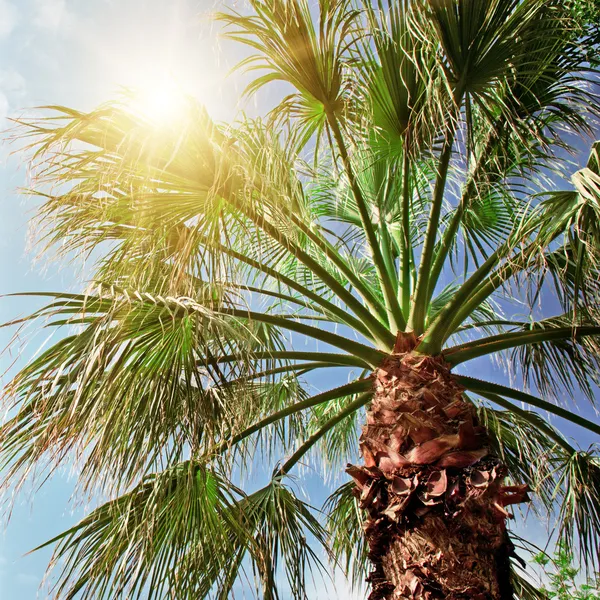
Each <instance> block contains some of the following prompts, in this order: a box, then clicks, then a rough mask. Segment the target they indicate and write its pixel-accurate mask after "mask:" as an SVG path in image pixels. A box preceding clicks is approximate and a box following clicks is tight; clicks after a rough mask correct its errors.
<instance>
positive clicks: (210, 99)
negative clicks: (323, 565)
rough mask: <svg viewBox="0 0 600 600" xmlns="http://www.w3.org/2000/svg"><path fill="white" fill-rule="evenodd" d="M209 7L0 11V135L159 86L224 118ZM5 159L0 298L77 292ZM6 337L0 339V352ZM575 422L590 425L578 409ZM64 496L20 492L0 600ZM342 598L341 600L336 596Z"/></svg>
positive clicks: (65, 516)
mask: <svg viewBox="0 0 600 600" xmlns="http://www.w3.org/2000/svg"><path fill="white" fill-rule="evenodd" d="M214 6H215V5H214V3H213V2H199V1H194V0H169V1H166V0H79V1H76V0H70V1H68V0H0V129H5V128H6V127H8V126H9V123H8V121H7V120H6V117H9V116H15V115H19V114H26V113H27V112H28V111H29V109H30V108H31V107H34V106H38V105H48V104H66V105H68V106H71V107H74V108H78V109H84V110H85V109H90V108H92V107H94V106H95V105H97V104H99V103H101V102H103V101H105V100H107V99H109V98H111V97H113V96H114V95H115V94H116V93H117V92H118V90H119V87H120V86H141V87H143V88H145V89H148V90H153V89H158V88H159V87H160V85H161V82H162V81H164V78H165V76H168V77H173V78H174V79H176V80H177V81H178V82H179V83H180V84H181V85H182V87H184V89H185V90H186V91H188V92H190V93H192V94H194V95H196V96H198V97H199V98H200V99H201V101H202V102H204V103H205V104H206V105H207V106H208V109H209V111H210V112H211V114H212V115H213V116H214V117H216V118H223V119H224V118H227V117H228V116H229V115H231V114H233V113H234V111H235V106H236V99H237V98H238V97H239V94H240V87H239V84H238V83H236V79H232V78H229V79H225V74H226V72H227V70H228V68H229V67H231V65H232V64H233V59H234V58H235V56H234V54H233V53H232V52H234V51H232V50H231V49H230V48H229V47H228V46H226V45H222V44H221V43H219V42H216V32H215V31H213V27H212V26H211V25H210V23H209V22H208V20H207V19H206V15H207V13H209V12H210V11H211V10H213V8H214ZM249 108H250V110H252V109H253V107H252V106H250V107H249ZM12 149H13V148H12V147H11V146H10V145H6V144H5V145H4V146H3V147H0V189H1V191H2V195H1V200H0V202H1V203H0V216H1V218H0V294H5V293H11V292H17V291H33V290H38V291H39V290H75V289H78V281H79V278H80V273H81V271H80V269H74V268H72V267H70V266H64V265H63V266H59V265H56V264H52V263H50V264H48V263H47V262H44V261H41V262H40V261H38V262H35V261H34V260H33V259H34V257H35V251H31V250H29V249H28V248H29V246H30V243H29V242H30V238H31V236H30V234H29V233H28V227H27V220H28V217H29V216H30V215H31V210H32V208H33V207H34V203H33V202H32V201H31V200H30V199H27V198H26V197H25V196H23V195H21V196H18V195H17V194H16V192H15V190H16V189H17V188H18V187H20V186H24V185H26V182H27V173H26V170H25V168H24V167H23V165H22V158H21V157H19V156H11V155H10V151H11V150H12ZM36 306H37V303H36V302H34V301H33V300H24V299H6V298H5V299H2V300H1V301H0V322H5V321H7V320H9V319H10V318H13V317H14V316H16V315H19V314H24V313H27V312H29V311H30V310H31V309H33V308H35V307H36ZM11 334H12V332H9V331H7V330H0V346H1V347H4V346H6V344H7V343H8V342H9V340H10V335H11ZM42 339H43V338H40V337H39V336H38V337H37V338H34V340H33V342H32V343H30V344H29V345H27V346H26V347H25V348H24V349H23V352H22V354H21V355H20V356H15V355H14V354H13V355H12V356H11V355H9V354H4V355H2V356H1V357H0V373H4V372H5V371H7V370H8V372H7V373H6V374H5V375H4V376H3V382H5V381H6V378H7V377H8V376H9V375H10V372H12V371H11V368H10V365H11V364H12V361H13V360H14V359H15V358H18V361H20V362H21V363H22V361H24V360H26V359H27V358H28V357H29V356H31V353H32V352H33V350H34V349H35V344H36V343H37V342H40V341H42ZM476 369H477V376H480V377H489V378H490V379H493V380H496V381H502V380H503V379H504V378H505V375H504V374H503V373H502V372H501V371H500V370H498V369H495V368H493V367H491V366H490V364H489V363H488V362H484V361H482V362H481V363H480V364H479V365H478V366H477V367H476ZM583 412H584V413H585V414H587V416H588V417H590V418H594V415H593V413H592V412H591V410H590V409H589V407H586V408H584V410H583ZM567 432H569V433H571V434H572V435H578V436H579V432H574V431H570V430H568V429H567ZM578 441H579V443H580V445H581V446H583V447H587V445H588V444H589V443H591V442H592V441H595V440H592V439H591V437H590V436H583V437H581V436H580V437H579V438H578ZM71 492H72V483H70V480H69V473H68V471H67V470H65V472H64V473H62V474H61V475H59V476H57V477H55V478H54V479H53V480H52V481H50V483H48V484H47V485H46V486H44V487H43V488H42V490H41V491H37V492H35V494H33V493H32V490H25V493H23V494H22V495H20V496H19V498H18V499H17V501H16V503H15V506H14V510H13V515H12V519H11V521H10V524H9V525H8V526H6V527H5V528H4V529H2V530H1V531H0V599H1V600H5V599H6V600H13V599H15V600H33V599H34V598H36V597H41V598H45V597H46V595H45V593H44V592H39V594H38V586H39V584H40V581H41V579H42V577H43V573H44V571H45V567H46V564H47V562H48V559H49V555H50V553H49V551H47V550H44V551H41V552H39V553H34V554H33V555H29V556H24V554H25V553H26V552H27V551H29V550H30V549H32V548H33V547H35V546H36V545H38V544H40V543H43V542H44V541H45V540H47V539H48V538H50V537H52V536H53V535H56V534H57V533H59V532H60V531H62V530H64V529H65V528H68V526H69V525H70V524H72V523H73V522H74V521H75V520H76V519H77V518H78V517H80V516H81V515H82V514H83V512H84V509H85V507H81V506H77V505H73V504H72V503H69V502H68V500H69V497H70V495H71ZM315 493H317V492H316V490H315ZM520 531H521V532H522V533H525V534H526V535H527V536H529V537H532V538H534V539H535V541H537V542H538V543H541V542H542V540H543V539H544V535H545V534H544V531H543V530H542V529H541V528H540V527H538V526H535V525H533V524H530V525H528V527H527V530H526V531H525V530H523V528H521V527H520ZM342 597H347V596H346V594H345V592H343V591H340V598H342Z"/></svg>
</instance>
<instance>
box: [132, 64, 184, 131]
mask: <svg viewBox="0 0 600 600" xmlns="http://www.w3.org/2000/svg"><path fill="white" fill-rule="evenodd" d="M132 104H133V108H134V110H136V111H139V112H140V113H141V114H142V115H143V116H144V117H146V118H147V119H149V120H150V121H152V122H154V123H156V124H157V125H169V124H172V123H174V122H175V121H177V120H179V119H180V118H181V117H182V116H183V113H184V112H185V110H186V104H187V102H186V93H185V92H184V90H183V88H182V86H181V84H180V83H179V82H178V81H177V80H176V79H175V78H174V77H173V76H171V75H161V76H157V77H154V78H152V80H151V81H149V82H148V83H147V84H146V85H143V86H139V88H137V89H136V90H135V92H134V97H133V101H132Z"/></svg>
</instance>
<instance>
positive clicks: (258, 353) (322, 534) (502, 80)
mask: <svg viewBox="0 0 600 600" xmlns="http://www.w3.org/2000/svg"><path fill="white" fill-rule="evenodd" d="M375 4H376V3H372V2H370V1H368V2H364V3H359V4H350V3H349V1H348V0H319V3H318V6H316V7H312V8H311V7H309V5H308V3H307V2H306V0H249V7H248V11H247V12H244V13H237V12H233V11H230V12H227V13H225V14H219V15H218V16H217V18H218V19H219V20H220V21H222V22H224V23H225V28H226V29H225V30H226V35H227V36H228V37H229V38H231V39H233V40H237V41H238V42H241V43H243V44H246V45H247V46H249V47H250V48H251V49H252V51H253V52H254V54H251V55H250V56H248V58H246V59H245V60H244V61H243V63H242V65H241V67H242V68H244V69H246V71H247V72H249V73H250V74H254V73H255V72H256V70H258V71H259V75H257V76H255V77H253V78H251V79H250V80H249V81H250V82H249V85H248V89H247V92H248V93H249V94H254V93H256V92H258V91H259V90H260V89H261V88H262V87H263V86H265V85H268V84H270V83H272V82H283V83H282V84H281V83H280V85H282V86H283V87H281V88H280V89H284V90H285V91H284V92H283V95H284V97H283V99H282V100H281V102H280V103H279V104H277V105H276V106H275V107H274V108H273V109H272V110H271V111H270V112H269V114H268V115H267V116H266V117H265V118H264V119H250V118H245V117H240V118H239V119H238V120H237V121H236V122H235V123H234V124H230V125H224V124H217V123H215V122H213V121H212V120H211V119H210V117H209V116H208V115H207V113H206V111H205V110H204V109H203V108H202V107H201V106H199V105H198V104H197V103H196V102H194V101H193V100H192V99H188V100H186V105H185V110H184V109H182V112H181V115H179V119H178V120H177V123H176V124H170V125H169V127H166V126H160V125H159V124H156V123H154V124H153V123H151V122H150V121H149V120H148V119H147V118H146V117H144V115H143V114H139V113H137V112H136V111H135V110H133V109H132V105H131V104H130V103H128V101H127V99H125V100H124V101H119V102H113V103H110V104H107V105H104V106H102V107H100V108H99V109H97V110H94V111H92V112H89V113H82V112H78V111H76V110H72V109H70V108H64V107H54V108H53V109H52V110H53V114H52V115H50V116H46V115H44V116H43V117H42V118H40V119H33V120H26V121H22V122H21V123H20V125H19V127H20V131H21V135H23V136H25V137H27V136H30V137H29V139H30V145H29V148H30V149H31V150H32V158H31V162H32V165H33V168H34V172H35V173H36V178H35V181H34V186H33V193H34V194H37V195H38V196H40V197H41V202H40V204H39V208H38V217H39V221H40V223H41V226H42V228H43V232H44V234H43V236H42V243H43V248H45V249H50V248H55V249H57V250H58V252H59V254H61V255H64V256H66V257H73V256H77V255H84V256H85V257H88V258H89V261H90V263H92V264H93V273H92V274H91V276H90V280H91V283H90V285H89V286H88V287H87V288H86V289H85V290H84V289H82V291H81V293H79V294H75V293H74V294H68V293H62V292H59V293H53V294H38V295H39V296H46V298H47V301H48V303H47V304H46V305H45V306H44V307H43V308H41V309H40V310H39V311H37V312H36V313H34V314H33V315H31V316H29V317H27V318H25V319H22V320H21V321H20V322H29V321H31V320H39V319H43V320H44V325H45V326H46V327H50V328H53V330H54V329H58V330H59V331H64V332H65V333H64V335H62V336H59V337H58V338H57V339H55V340H54V343H53V345H51V346H50V347H49V348H48V349H46V350H44V351H43V352H41V353H40V354H39V355H38V356H37V357H36V358H35V359H33V360H32V361H31V362H30V364H28V365H27V366H25V367H23V368H22V370H21V371H20V373H19V374H18V375H17V376H16V377H15V378H14V380H13V381H12V382H11V383H10V384H9V386H8V388H7V390H6V397H7V398H9V399H10V400H11V402H12V404H11V406H12V412H11V413H9V414H10V415H11V416H10V418H9V419H8V421H7V422H6V424H5V425H4V426H3V427H2V429H1V433H0V436H1V438H0V439H1V440H2V443H1V448H0V465H1V467H2V469H3V473H4V478H5V482H6V483H9V484H12V485H19V483H21V482H22V481H24V479H25V478H26V477H27V476H28V475H29V474H30V473H31V471H32V470H35V471H36V473H37V475H38V476H42V477H45V476H47V475H49V474H51V473H52V471H53V470H54V469H56V468H57V467H58V466H59V465H62V464H64V463H65V461H73V460H75V461H76V464H77V468H78V473H79V482H80V489H81V492H82V493H84V494H86V493H100V494H104V495H107V496H109V500H108V502H106V503H104V504H101V505H100V506H99V507H98V508H96V509H94V510H92V511H91V512H90V514H89V515H88V516H87V517H86V518H84V519H83V520H82V521H81V522H80V523H78V524H77V525H76V526H74V527H73V528H72V529H70V530H68V531H66V532H64V533H62V534H61V535H59V536H58V537H57V538H55V539H54V540H51V541H50V542H48V544H56V548H55V562H56V564H57V565H59V569H60V574H59V578H58V581H57V584H56V587H55V590H54V591H55V592H56V595H57V596H59V597H65V598H75V597H77V598H90V599H91V598H93V599H99V598H137V597H141V596H143V597H148V598H177V599H183V598H189V599H192V598H194V599H196V598H201V597H205V596H210V595H214V597H216V598H226V597H229V596H230V595H231V594H232V590H233V587H234V585H235V584H236V582H239V581H240V579H241V580H244V577H248V579H247V581H248V583H250V582H251V581H252V580H254V581H255V584H256V586H257V589H258V590H259V593H262V594H263V595H264V597H265V598H278V597H280V593H281V592H280V591H278V582H280V581H281V576H280V573H281V571H282V570H283V571H284V572H285V575H286V577H285V579H286V580H287V582H288V584H289V586H290V589H291V593H292V595H293V596H294V597H299V598H302V597H306V594H307V592H306V589H307V583H306V582H307V569H311V568H314V567H317V568H318V567H319V565H320V561H321V558H322V556H323V555H322V553H321V550H319V547H320V546H322V547H323V548H325V551H326V552H327V554H328V555H329V556H330V557H331V558H332V559H333V560H334V561H335V562H336V564H338V565H340V566H342V567H343V568H345V570H346V571H347V572H348V573H350V574H351V575H352V576H353V577H354V579H355V581H359V580H361V579H362V578H363V577H365V576H366V575H367V572H369V570H370V574H369V575H368V577H367V581H368V582H369V583H370V587H371V592H370V598H371V599H372V600H377V599H391V598H394V599H400V598H415V599H417V598H419V599H434V598H446V599H455V600H457V599H466V598H469V599H482V600H483V599H502V600H504V599H507V598H512V597H513V592H514V593H516V594H517V595H518V596H519V597H520V598H534V597H539V596H538V593H537V592H536V591H535V589H533V587H532V586H531V585H529V584H527V582H526V580H525V579H524V578H522V577H521V576H520V575H519V574H518V571H516V570H515V569H514V568H513V567H514V565H513V559H514V547H513V544H512V542H511V539H510V537H509V536H508V533H507V525H506V521H507V518H508V517H509V516H510V514H509V510H508V509H507V507H509V505H512V504H520V503H523V502H527V501H528V499H529V495H530V494H533V495H535V498H536V499H537V501H538V502H537V506H538V508H540V509H547V510H548V511H549V512H550V513H551V514H553V515H554V516H555V517H556V519H557V527H558V531H559V535H560V538H561V539H562V540H563V542H564V543H565V544H566V547H567V548H568V549H573V548H575V549H578V550H579V552H580V555H581V558H582V559H583V560H584V561H585V562H587V564H589V565H592V564H593V562H594V560H596V559H597V557H598V542H599V540H600V457H599V455H598V453H597V451H596V450H594V448H593V447H592V448H589V449H588V450H583V449H580V448H578V447H575V446H574V445H573V443H572V442H571V441H569V440H568V439H567V438H566V437H565V436H564V435H563V434H561V433H560V432H559V431H558V430H557V429H556V428H555V426H554V425H553V424H551V423H550V422H549V421H548V420H547V419H546V418H545V416H544V415H556V416H557V417H560V419H561V420H560V423H565V422H570V423H571V424H572V425H575V426H578V427H581V428H583V429H587V430H589V431H590V432H593V433H595V434H599V433H600V426H599V425H598V424H597V423H594V422H591V421H589V420H587V419H586V418H584V417H583V416H581V415H580V414H579V413H578V412H576V411H575V410H571V409H569V408H567V407H565V406H564V403H560V402H557V400H562V399H564V398H566V397H568V396H569V395H571V396H575V395H576V396H577V397H578V398H584V397H585V398H587V399H588V400H589V401H590V402H593V400H594V390H595V387H594V386H595V385H596V383H597V381H598V367H599V366H600V364H599V363H600V351H599V350H600V349H599V341H600V317H599V314H598V310H597V304H596V303H597V301H598V299H599V294H598V293H599V289H598V288H599V283H600V281H599V277H598V275H599V273H598V265H599V259H600V228H599V223H600V145H594V146H593V147H592V152H591V155H590V158H589V162H588V163H587V166H585V167H583V168H581V169H580V170H578V171H577V172H575V174H574V175H572V177H571V182H570V183H568V184H564V183H562V181H563V180H562V179H560V177H559V175H560V174H561V173H564V172H565V171H566V170H567V168H568V166H569V161H568V160H567V157H568V152H569V151H571V150H573V149H574V148H580V147H581V140H583V139H585V138H586V136H588V135H589V134H590V133H591V131H592V126H591V123H593V119H594V118H595V117H596V116H597V113H598V99H599V98H598V95H597V93H596V88H595V87H594V78H595V77H596V70H595V64H596V58H597V52H598V45H597V32H596V31H595V30H594V29H593V27H591V26H590V25H589V24H588V22H587V21H586V14H588V13H586V9H588V8H589V6H587V5H583V4H582V3H581V2H570V1H565V0H543V1H542V0H413V1H411V2H409V1H408V0H387V3H384V2H383V0H380V2H379V3H377V4H376V5H375ZM286 94H287V95H286ZM551 296H553V297H554V298H555V300H553V301H552V303H553V305H554V306H556V307H557V308H556V312H555V313H551V314H549V313H548V311H547V310H545V311H544V312H543V313H542V312H541V311H540V308H539V303H540V299H543V300H544V302H547V301H548V298H550V297H551ZM307 340H308V342H307ZM485 357H497V358H500V359H502V360H503V361H504V364H506V365H507V366H508V367H509V368H510V369H511V370H512V371H513V373H514V375H515V376H514V377H513V379H512V380H513V382H515V383H514V385H513V386H512V387H511V386H509V385H500V384H498V383H492V382H489V381H483V380H480V379H479V378H476V377H473V376H472V375H473V374H477V372H475V373H474V372H473V367H472V366H471V365H472V364H475V365H481V361H480V362H477V363H470V362H468V361H474V360H475V359H482V360H484V359H485ZM460 365H464V367H462V368H461V367H459V366H460ZM457 368H458V369H457ZM475 368H479V367H475ZM319 373H321V375H318V374H319ZM315 374H316V375H315ZM317 377H318V378H317ZM317 384H318V385H319V386H320V387H321V389H323V388H324V387H326V388H328V389H326V391H322V392H320V393H317V394H316V395H311V393H310V392H309V389H310V387H314V386H315V385H317ZM530 387H531V388H533V390H534V391H535V392H536V393H535V394H534V393H530V391H522V390H523V389H529V388H530ZM561 404H562V405H561ZM540 411H541V412H540ZM361 426H362V434H360V436H359V431H360V427H361ZM359 451H360V452H359ZM359 455H360V456H361V459H360V460H358V456H359ZM347 461H354V462H356V463H357V464H351V465H348V466H347V468H346V470H347V472H348V473H349V475H350V477H348V478H347V480H346V482H345V483H344V484H343V485H342V486H341V487H339V489H337V490H336V491H334V492H333V494H332V495H331V496H330V498H329V499H328V500H327V502H326V503H325V505H324V507H323V508H322V513H319V512H318V511H316V510H315V509H313V508H312V507H311V506H310V505H308V504H307V503H306V502H305V501H304V500H303V499H302V497H301V495H300V494H298V493H297V490H296V489H295V486H294V485H293V479H292V477H293V471H294V469H295V468H296V467H298V466H299V465H301V464H305V463H307V462H310V463H311V464H312V465H314V466H315V467H316V468H317V469H319V471H320V472H322V473H324V474H327V473H329V474H333V475H334V476H339V475H342V476H343V477H346V476H345V475H344V474H343V469H344V464H345V463H346V462H347ZM259 465H260V466H262V467H264V465H270V466H269V467H267V470H268V471H270V470H271V469H272V475H271V476H270V477H269V478H268V482H267V483H266V485H264V486H262V487H260V486H259V485H258V484H255V483H252V481H253V480H251V479H249V474H250V473H251V472H252V471H253V470H256V469H258V467H259ZM259 470H260V469H259ZM263 470H264V469H263ZM338 479H339V477H338ZM240 482H242V483H243V482H247V483H246V485H247V486H250V487H249V488H248V489H246V490H243V489H242V487H241V486H242V483H240Z"/></svg>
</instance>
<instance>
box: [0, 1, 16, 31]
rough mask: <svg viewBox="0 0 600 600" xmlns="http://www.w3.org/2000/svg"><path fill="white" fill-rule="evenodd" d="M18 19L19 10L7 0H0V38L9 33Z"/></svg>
mask: <svg viewBox="0 0 600 600" xmlns="http://www.w3.org/2000/svg"><path fill="white" fill-rule="evenodd" d="M18 19H19V12H18V11H17V9H16V8H15V6H14V5H13V4H12V3H11V2H9V1H8V0H0V38H3V37H6V36H8V35H10V33H11V32H12V30H13V29H14V28H15V25H16V24H17V20H18Z"/></svg>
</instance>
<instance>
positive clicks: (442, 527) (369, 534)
mask: <svg viewBox="0 0 600 600" xmlns="http://www.w3.org/2000/svg"><path fill="white" fill-rule="evenodd" d="M415 342H416V340H415V339H414V338H410V337H407V336H399V338H398V342H397V344H396V348H395V350H394V353H393V354H392V355H391V356H390V357H389V358H388V359H387V360H386V361H385V363H384V364H383V365H382V366H381V367H380V368H379V369H378V371H377V372H376V373H375V395H374V397H373V402H372V404H371V408H370V410H369V411H368V413H367V424H366V425H365V427H364V428H363V433H362V436H361V450H362V454H363V458H364V466H349V467H348V472H349V473H350V475H352V477H353V478H354V480H355V482H356V485H357V495H358V497H359V502H360V505H361V507H362V508H364V509H365V510H366V511H367V513H368V519H367V522H366V524H365V536H366V540H367V543H368V546H369V558H370V559H371V561H372V563H373V566H374V570H373V572H372V573H371V575H370V576H369V582H370V583H371V587H372V591H371V594H370V597H369V598H370V600H400V599H426V600H434V599H441V598H443V599H446V600H467V599H469V600H509V599H512V598H513V593H512V586H511V584H510V563H509V557H510V554H511V553H512V551H513V546H512V544H511V542H510V539H509V537H508V534H507V532H506V518H507V517H508V516H509V513H508V512H507V511H506V510H505V506H507V505H509V504H514V503H516V502H523V501H525V500H527V490H526V486H512V487H508V486H504V485H503V480H504V478H505V475H506V470H505V468H504V466H503V465H502V463H501V462H500V460H499V459H498V458H497V457H495V456H493V455H492V454H490V451H489V447H488V443H487V440H488V438H487V435H486V431H485V429H484V428H483V427H481V426H480V425H479V423H478V420H477V414H476V410H475V408H474V406H473V405H472V404H471V403H469V402H467V401H465V400H464V398H463V395H462V393H463V389H462V388H461V387H460V386H459V385H458V384H457V383H456V381H455V380H454V378H453V376H452V374H451V373H450V370H449V368H448V365H446V364H445V363H444V361H443V360H442V359H441V358H439V357H424V356H419V355H416V354H414V353H413V352H412V349H413V348H414V346H415Z"/></svg>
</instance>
